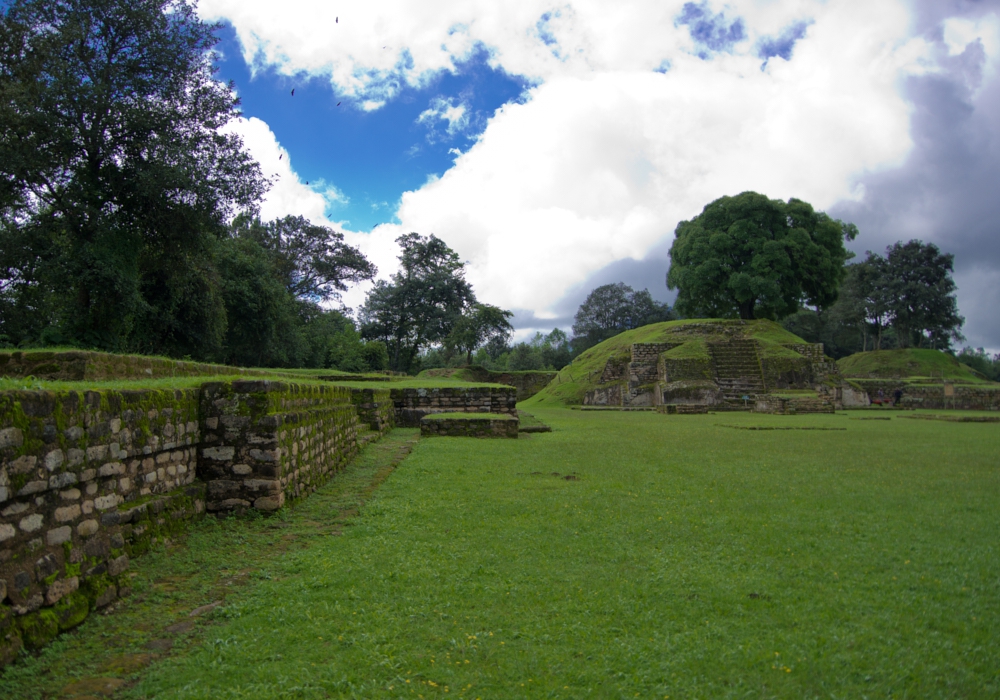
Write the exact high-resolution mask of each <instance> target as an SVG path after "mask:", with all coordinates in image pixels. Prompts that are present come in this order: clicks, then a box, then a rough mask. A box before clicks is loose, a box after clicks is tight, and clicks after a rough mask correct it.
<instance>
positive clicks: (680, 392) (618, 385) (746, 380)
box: [584, 321, 839, 410]
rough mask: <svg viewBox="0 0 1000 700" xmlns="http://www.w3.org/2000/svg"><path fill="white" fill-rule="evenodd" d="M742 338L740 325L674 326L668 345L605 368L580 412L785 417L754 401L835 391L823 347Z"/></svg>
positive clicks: (775, 406)
mask: <svg viewBox="0 0 1000 700" xmlns="http://www.w3.org/2000/svg"><path fill="white" fill-rule="evenodd" d="M745 330H746V327H745V324H744V323H742V322H739V321H731V322H729V321H716V322H705V323H690V324H685V325H683V326H678V327H677V329H676V331H675V332H673V333H671V334H670V336H669V339H668V340H665V341H662V342H659V343H635V344H633V345H632V346H631V348H630V352H629V353H628V354H622V355H616V356H613V357H611V358H609V359H608V360H607V363H606V365H605V367H604V370H603V372H602V373H601V377H600V380H599V386H598V387H596V388H595V389H593V390H592V391H590V392H588V393H587V395H586V397H585V399H584V404H585V405H608V406H610V405H615V406H621V407H635V406H660V405H670V406H711V407H713V408H714V409H715V410H750V409H752V408H753V407H755V406H756V407H757V408H758V410H784V408H785V407H786V406H787V404H783V403H781V402H776V401H775V402H768V401H763V402H758V401H757V398H758V397H761V396H765V395H767V394H769V393H770V392H773V391H776V390H781V389H807V388H808V389H814V390H820V389H825V388H826V387H827V385H837V384H838V383H839V377H836V376H835V375H836V364H835V363H833V362H832V361H831V360H828V359H827V358H825V357H824V355H823V346H822V344H820V343H816V344H812V343H790V344H778V343H773V342H764V341H761V340H758V339H756V338H754V337H752V336H751V335H748V334H746V333H745ZM831 377H834V379H833V380H831ZM816 401H817V402H818V403H817V405H822V410H833V406H834V403H835V401H830V399H829V397H827V396H826V395H824V396H822V397H820V396H818V397H817V398H816ZM803 406H804V404H803Z"/></svg>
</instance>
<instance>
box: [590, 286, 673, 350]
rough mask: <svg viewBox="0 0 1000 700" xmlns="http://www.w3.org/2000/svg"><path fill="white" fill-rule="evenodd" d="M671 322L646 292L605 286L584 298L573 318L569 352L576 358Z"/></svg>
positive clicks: (668, 310)
mask: <svg viewBox="0 0 1000 700" xmlns="http://www.w3.org/2000/svg"><path fill="white" fill-rule="evenodd" d="M675 318H677V316H676V314H674V312H673V310H671V308H670V307H669V306H668V305H666V304H661V303H659V302H658V301H656V300H654V299H653V296H652V295H651V294H650V293H649V290H648V289H643V290H641V291H638V292H637V291H635V290H634V289H632V287H630V286H628V285H627V284H625V283H624V282H617V283H615V284H605V285H602V286H600V287H597V288H596V289H594V290H593V291H592V292H591V293H590V294H588V295H587V298H586V299H585V300H584V302H583V303H582V304H581V305H580V308H579V309H577V312H576V315H575V316H574V317H573V335H574V338H573V350H574V352H576V353H577V354H579V353H580V352H581V351H582V350H585V349H586V348H589V347H593V346H594V345H597V344H598V343H600V342H601V341H603V340H607V339H608V338H611V337H613V336H616V335H618V334H619V333H622V332H623V331H627V330H631V329H632V328H639V327H640V326H645V325H648V324H650V323H659V322H660V321H670V320H673V319H675Z"/></svg>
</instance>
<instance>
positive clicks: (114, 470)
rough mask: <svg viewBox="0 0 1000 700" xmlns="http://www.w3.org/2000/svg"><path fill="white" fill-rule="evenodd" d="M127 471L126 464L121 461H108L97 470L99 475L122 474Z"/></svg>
mask: <svg viewBox="0 0 1000 700" xmlns="http://www.w3.org/2000/svg"><path fill="white" fill-rule="evenodd" d="M124 473H125V465H124V464H122V463H121V462H108V463H107V464H103V465H101V467H100V468H99V469H98V470H97V475H98V476H120V475H122V474H124Z"/></svg>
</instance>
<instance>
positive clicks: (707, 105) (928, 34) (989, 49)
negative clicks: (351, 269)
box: [199, 0, 1000, 350]
mask: <svg viewBox="0 0 1000 700" xmlns="http://www.w3.org/2000/svg"><path fill="white" fill-rule="evenodd" d="M199 12H200V13H201V14H202V16H204V17H205V18H206V19H210V20H219V21H222V22H224V23H225V29H224V30H223V32H222V36H223V42H222V45H221V46H220V48H221V50H222V51H223V52H224V54H225V60H224V61H223V63H222V66H221V68H222V71H221V73H222V75H221V77H223V78H226V79H233V80H234V81H235V82H236V85H237V90H238V92H239V94H240V95H241V97H242V98H243V103H244V110H245V114H246V116H247V117H248V118H249V120H248V121H245V122H242V123H240V124H239V125H237V126H236V127H235V130H236V131H237V132H238V133H240V134H242V135H243V137H244V139H245V142H246V144H247V147H248V149H249V150H250V152H251V153H252V154H253V155H254V156H255V157H257V158H258V159H259V160H260V162H261V163H262V165H263V166H264V167H265V172H266V173H267V174H275V173H279V174H280V175H281V179H280V180H279V181H277V182H276V185H275V187H274V188H273V189H272V191H271V192H270V193H269V194H268V197H267V199H266V201H265V203H264V207H263V209H264V211H265V214H266V217H268V218H270V217H274V216H283V215H285V214H302V215H305V216H307V217H309V218H311V219H313V220H316V221H318V222H321V223H327V224H329V225H332V226H336V227H338V228H339V229H341V230H343V231H344V233H345V235H347V237H348V240H350V241H351V242H352V243H353V244H354V245H357V246H359V247H360V248H361V249H362V250H363V251H364V252H365V254H366V255H368V256H369V257H370V258H371V259H372V260H373V262H375V264H376V265H378V267H379V269H380V271H381V274H382V275H383V276H385V275H388V274H390V273H391V272H392V271H393V269H394V266H395V263H396V254H397V252H398V251H397V249H396V247H395V244H394V240H395V238H396V237H398V236H399V235H400V234H401V233H405V232H408V231H418V232H420V233H424V234H428V233H434V234H436V235H437V236H439V237H440V238H442V239H443V240H444V241H445V242H447V243H448V244H449V245H450V246H451V247H452V248H454V249H455V250H456V251H457V252H458V253H459V254H460V255H461V256H462V258H463V259H464V260H466V261H468V273H467V274H468V279H469V280H470V282H472V284H473V285H474V288H475V290H476V293H477V295H478V296H479V298H480V299H482V300H483V301H486V302H488V303H492V304H496V305H499V306H502V307H504V308H507V309H511V310H513V311H514V312H515V313H516V316H515V321H516V326H517V328H518V330H519V332H520V333H522V334H526V335H530V334H531V333H532V332H533V331H534V330H543V331H547V330H550V329H551V328H552V327H554V326H560V327H562V328H567V327H568V326H569V325H571V323H572V315H573V312H574V311H575V310H576V308H577V306H578V305H579V303H580V302H581V301H582V299H583V298H584V297H585V296H586V294H587V293H588V292H589V291H590V290H591V289H593V288H594V287H595V286H597V285H599V284H604V283H608V282H616V281H623V282H625V283H627V284H630V285H632V286H633V287H635V288H637V289H640V288H643V287H648V288H649V289H650V291H651V292H652V293H653V295H654V296H655V297H657V298H659V299H661V300H669V299H670V298H671V296H672V294H671V293H669V292H668V291H667V290H666V287H665V285H664V284H663V279H664V277H665V274H666V270H667V267H668V264H669V260H668V258H667V254H666V253H667V251H668V250H669V247H670V243H671V241H672V238H673V231H674V229H675V228H676V226H677V224H678V222H679V221H681V220H685V219H689V218H691V217H692V216H695V215H696V214H698V212H700V211H701V209H702V208H703V207H704V206H705V205H706V204H707V203H708V202H711V201H712V200H714V199H716V198H718V197H720V196H722V195H726V194H730V195H731V194H738V193H739V192H743V191H746V190H754V191H757V192H761V193H764V194H767V195H768V196H770V197H774V198H780V199H788V198H789V197H798V198H801V199H804V200H806V201H809V202H811V203H812V204H813V205H815V206H816V207H817V208H819V209H821V210H825V211H828V212H830V213H831V214H833V215H834V216H837V217H840V218H844V219H847V220H851V221H853V222H854V223H856V224H857V225H858V227H859V228H860V230H861V235H860V236H859V238H858V240H857V241H856V242H855V243H854V247H855V249H856V250H857V252H859V253H863V252H864V250H866V249H870V250H883V249H884V248H885V246H887V245H889V244H891V243H894V242H895V241H897V240H909V239H911V238H919V239H921V240H925V241H930V242H934V243H936V244H937V245H938V246H939V247H940V248H941V249H942V250H944V251H946V252H952V253H954V254H955V256H956V257H955V264H956V274H955V276H956V281H957V282H958V285H959V306H960V310H961V312H962V313H963V314H964V315H965V316H966V319H967V323H966V327H965V333H966V336H967V337H968V341H969V343H970V344H972V345H984V346H986V347H989V348H994V349H996V350H1000V316H998V315H997V314H996V313H995V305H996V301H997V300H998V299H1000V236H998V235H997V233H998V232H997V231H996V226H995V223H994V222H996V221H1000V199H998V198H997V197H996V196H995V192H994V191H993V190H995V183H996V182H998V181H1000V79H998V75H1000V7H998V3H997V2H995V1H990V2H987V1H984V0H980V1H978V2H977V1H975V0H947V1H943V0H878V2H872V1H871V0H795V1H794V2H792V1H789V2H780V3H776V2H773V0H728V1H725V2H723V1H722V0H698V1H697V2H692V1H690V0H687V1H685V0H629V1H628V2H621V3H614V4H609V3H600V2H596V0H564V1H562V2H560V3H558V4H552V3H551V2H549V1H548V0H518V1H517V2H514V3H504V4H503V5H500V4H497V3H496V2H494V1H493V0H425V2H422V3H411V2H406V1H405V0H368V1H367V2H365V3H347V4H341V5H333V4H331V3H329V2H325V1H322V0H284V1H283V2H281V3H274V2H273V1H272V0H201V2H200V3H199ZM247 61H250V62H252V63H253V65H254V71H253V72H251V70H250V68H249V67H248V65H247ZM293 87H294V88H295V91H296V93H295V97H291V95H290V94H289V93H290V92H291V89H292V88H293ZM338 101H339V102H340V103H341V106H340V107H337V106H336V104H337V102H338ZM279 155H281V156H282V157H283V159H281V160H279ZM306 183H309V184H308V185H307V184H306ZM365 291H366V288H365V286H364V285H362V286H360V287H358V288H356V289H353V290H351V291H350V292H349V293H348V294H346V295H345V298H344V301H345V303H346V304H347V305H348V306H351V307H354V308H357V306H359V305H360V303H362V302H363V300H364V294H365Z"/></svg>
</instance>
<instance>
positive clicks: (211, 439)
mask: <svg viewBox="0 0 1000 700" xmlns="http://www.w3.org/2000/svg"><path fill="white" fill-rule="evenodd" d="M355 400H357V404H355ZM359 416H360V418H359ZM393 422H394V414H393V411H392V402H391V400H390V398H389V391H388V390H387V389H377V390H368V392H367V393H366V394H364V395H363V396H361V397H358V398H357V399H356V397H354V396H352V392H351V390H349V389H346V388H343V387H336V386H322V385H298V384H286V383H283V382H273V381H252V380H238V381H233V382H224V383H220V382H214V383H208V384H204V385H202V386H201V387H200V388H190V389H182V390H169V391H161V390H141V391H85V392H74V391H61V392H52V391H10V392H3V393H0V601H2V603H0V665H2V664H3V663H7V662H8V661H10V660H11V659H12V658H14V656H15V655H16V653H17V651H18V649H20V648H21V647H22V646H26V647H28V648H37V647H40V646H42V645H43V644H45V643H47V642H48V641H49V640H51V639H52V638H53V637H55V636H56V635H57V634H58V633H59V632H60V631H62V630H66V629H70V628H72V627H74V626H76V625H77V624H79V623H80V622H81V621H83V619H84V618H86V616H87V615H88V613H89V612H90V611H92V610H94V609H97V608H100V607H103V606H105V605H107V604H109V603H110V602H112V601H113V600H115V599H116V598H117V597H119V596H122V595H126V594H128V592H129V586H128V576H127V574H126V572H127V571H128V568H129V562H130V560H131V558H133V557H135V556H138V555H140V554H142V553H143V552H145V551H146V550H148V549H149V548H150V547H151V546H153V545H154V544H156V543H157V542H159V541H162V540H164V539H166V538H168V537H170V536H172V535H174V534H175V533H177V532H178V531H180V530H181V529H183V527H184V526H185V525H186V524H187V523H188V522H189V521H190V520H191V519H193V518H197V517H199V516H201V515H202V514H204V513H205V512H206V511H208V512H227V511H233V510H241V509H247V508H256V509H259V510H265V511H272V510H276V509H278V508H280V507H281V506H282V505H283V504H284V503H286V502H288V501H290V500H292V499H295V498H298V497H301V496H304V495H307V494H308V493H310V492H311V491H313V490H315V489H316V488H317V487H318V486H320V485H321V484H322V483H323V482H324V481H325V480H326V479H328V478H329V477H330V476H331V475H332V474H333V473H334V472H335V471H337V470H338V469H339V468H340V467H341V466H343V464H344V463H345V462H346V461H347V460H349V459H350V458H351V457H352V456H353V455H354V454H355V452H356V451H357V449H358V446H359V445H360V444H363V443H364V442H366V441H368V440H371V439H375V438H377V437H378V436H379V435H380V434H382V433H384V432H385V431H387V430H388V429H389V428H391V427H392V425H393Z"/></svg>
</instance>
